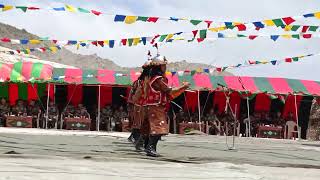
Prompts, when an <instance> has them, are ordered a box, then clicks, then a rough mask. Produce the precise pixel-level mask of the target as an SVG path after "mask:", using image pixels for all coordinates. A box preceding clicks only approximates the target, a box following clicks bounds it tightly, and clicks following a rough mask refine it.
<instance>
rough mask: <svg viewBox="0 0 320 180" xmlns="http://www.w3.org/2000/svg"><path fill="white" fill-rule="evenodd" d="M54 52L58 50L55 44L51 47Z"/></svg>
mask: <svg viewBox="0 0 320 180" xmlns="http://www.w3.org/2000/svg"><path fill="white" fill-rule="evenodd" d="M49 49H50V50H51V52H52V53H56V52H57V51H58V48H57V47H55V46H52V47H49Z"/></svg>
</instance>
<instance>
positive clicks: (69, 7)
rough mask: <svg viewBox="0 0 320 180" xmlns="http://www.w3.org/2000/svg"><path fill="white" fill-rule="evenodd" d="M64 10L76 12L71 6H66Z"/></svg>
mask: <svg viewBox="0 0 320 180" xmlns="http://www.w3.org/2000/svg"><path fill="white" fill-rule="evenodd" d="M66 9H67V11H69V12H76V8H75V7H73V6H71V5H67V4H66Z"/></svg>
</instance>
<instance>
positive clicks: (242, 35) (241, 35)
mask: <svg viewBox="0 0 320 180" xmlns="http://www.w3.org/2000/svg"><path fill="white" fill-rule="evenodd" d="M237 36H238V37H247V36H246V35H244V34H237Z"/></svg>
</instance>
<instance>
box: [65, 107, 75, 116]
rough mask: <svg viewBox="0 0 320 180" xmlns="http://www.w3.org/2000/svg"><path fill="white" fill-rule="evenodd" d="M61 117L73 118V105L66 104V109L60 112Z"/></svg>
mask: <svg viewBox="0 0 320 180" xmlns="http://www.w3.org/2000/svg"><path fill="white" fill-rule="evenodd" d="M62 115H63V117H74V116H75V108H74V106H73V105H71V104H68V105H67V107H66V108H65V109H64V111H63V112H62Z"/></svg>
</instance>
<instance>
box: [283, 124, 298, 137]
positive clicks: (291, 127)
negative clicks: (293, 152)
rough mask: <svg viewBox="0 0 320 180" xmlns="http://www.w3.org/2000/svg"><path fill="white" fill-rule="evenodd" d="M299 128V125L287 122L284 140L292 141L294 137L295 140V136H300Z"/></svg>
mask: <svg viewBox="0 0 320 180" xmlns="http://www.w3.org/2000/svg"><path fill="white" fill-rule="evenodd" d="M297 130H298V126H297V123H295V122H294V121H287V122H286V126H285V131H284V138H285V139H291V138H292V137H294V138H295V135H296V134H298V131H297Z"/></svg>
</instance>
